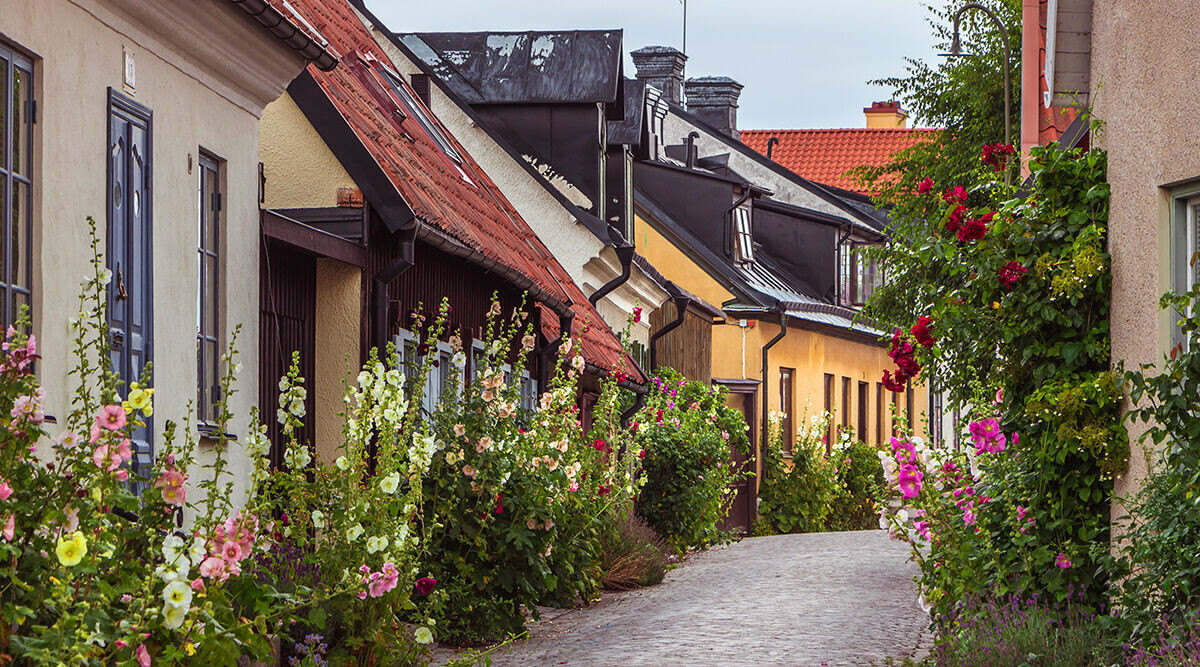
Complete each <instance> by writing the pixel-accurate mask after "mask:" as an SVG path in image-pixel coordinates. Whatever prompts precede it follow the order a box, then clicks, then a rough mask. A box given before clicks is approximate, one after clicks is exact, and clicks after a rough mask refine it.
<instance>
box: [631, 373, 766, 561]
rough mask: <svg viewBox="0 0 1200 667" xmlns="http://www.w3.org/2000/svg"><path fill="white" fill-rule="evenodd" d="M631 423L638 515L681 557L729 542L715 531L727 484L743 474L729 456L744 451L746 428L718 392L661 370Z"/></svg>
mask: <svg viewBox="0 0 1200 667" xmlns="http://www.w3.org/2000/svg"><path fill="white" fill-rule="evenodd" d="M634 420H635V421H636V422H637V437H636V442H637V446H638V447H639V448H640V450H641V451H642V452H644V459H643V460H642V466H643V468H644V469H645V472H646V485H645V487H644V488H643V489H642V492H641V495H640V496H639V497H638V504H637V506H638V511H639V512H640V513H641V515H642V516H643V517H645V519H646V521H647V522H648V523H649V524H650V525H651V526H652V527H653V528H654V529H655V530H656V531H658V533H659V534H660V535H662V536H663V537H664V538H666V540H667V541H668V543H670V544H671V546H673V547H674V548H675V549H676V550H678V551H679V552H685V551H687V550H689V549H702V548H704V547H707V546H709V545H712V544H718V543H720V542H723V541H725V540H728V539H729V535H727V534H726V533H725V532H723V531H722V530H721V529H720V527H719V526H720V524H721V521H722V520H723V519H724V518H725V515H726V514H727V513H728V511H729V505H730V504H731V502H732V500H733V496H732V491H731V490H730V488H729V486H730V484H732V483H733V482H734V481H736V480H738V479H740V478H741V477H742V476H743V475H745V474H747V473H745V472H743V471H740V470H734V467H733V465H732V460H731V452H732V451H733V450H734V449H735V448H736V449H737V450H739V451H741V452H746V451H747V449H748V447H749V441H748V439H747V437H746V433H747V432H748V430H749V427H748V426H747V424H746V421H745V418H744V417H743V416H742V413H741V412H740V411H738V410H737V409H735V408H731V407H729V406H727V405H725V390H724V388H720V387H710V386H708V385H706V384H703V383H700V382H689V381H687V380H686V379H684V378H683V376H681V375H679V374H678V373H676V372H675V371H673V370H671V369H664V370H663V371H662V373H661V374H660V375H659V377H657V378H654V380H653V383H652V385H651V387H650V393H649V396H648V397H647V400H646V405H645V407H644V408H642V410H641V411H639V412H638V413H637V415H636V416H635V417H634Z"/></svg>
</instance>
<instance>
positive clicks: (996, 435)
mask: <svg viewBox="0 0 1200 667" xmlns="http://www.w3.org/2000/svg"><path fill="white" fill-rule="evenodd" d="M968 428H969V430H970V431H971V441H972V442H974V443H975V455H976V456H978V455H980V454H984V453H988V454H999V453H1000V452H1002V451H1004V448H1005V447H1007V446H1008V436H1006V435H1004V433H1003V432H1002V431H1001V430H1000V422H998V421H996V420H995V419H994V418H992V417H989V418H987V419H981V420H979V421H974V422H971V425H970V426H969V427H968ZM1020 440H1021V437H1020V436H1019V435H1017V434H1016V433H1014V434H1013V436H1012V444H1013V445H1016V444H1017V443H1018V442H1020Z"/></svg>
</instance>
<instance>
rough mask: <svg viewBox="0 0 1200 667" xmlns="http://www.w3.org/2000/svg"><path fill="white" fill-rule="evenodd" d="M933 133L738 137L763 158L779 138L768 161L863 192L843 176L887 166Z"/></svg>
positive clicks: (791, 133) (837, 132) (768, 132)
mask: <svg viewBox="0 0 1200 667" xmlns="http://www.w3.org/2000/svg"><path fill="white" fill-rule="evenodd" d="M935 132H937V130H921V129H894V130H893V129H874V130H867V129H844V130H741V132H740V134H741V138H742V143H744V144H746V145H747V146H749V147H750V148H752V149H754V150H756V151H758V152H759V153H762V154H763V155H766V154H767V142H768V141H769V140H770V138H771V137H776V138H778V139H779V143H777V144H775V145H774V147H772V149H771V159H772V160H774V161H775V162H778V163H779V164H780V165H783V166H784V167H786V168H787V169H790V170H791V171H793V172H795V173H797V174H799V175H800V176H803V177H804V178H807V179H809V180H810V181H816V182H817V183H822V184H825V185H832V186H834V187H838V188H842V189H844V190H853V191H855V192H865V191H864V190H863V189H862V187H861V186H860V185H859V184H858V183H857V182H855V180H854V179H853V178H852V177H850V176H847V175H846V173H847V172H849V171H850V170H851V169H854V168H855V167H860V166H870V167H877V166H881V165H884V164H887V161H888V158H889V157H891V155H892V154H893V153H895V152H896V151H898V150H900V149H903V148H908V147H909V146H911V145H913V144H914V143H916V142H918V141H921V140H922V139H927V138H931V137H932V135H933V134H934V133H935ZM867 194H873V193H867Z"/></svg>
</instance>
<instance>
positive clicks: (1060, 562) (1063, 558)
mask: <svg viewBox="0 0 1200 667" xmlns="http://www.w3.org/2000/svg"><path fill="white" fill-rule="evenodd" d="M1054 564H1055V565H1057V566H1058V567H1060V568H1062V569H1064V570H1065V569H1067V568H1069V567H1071V559H1070V558H1067V555H1066V554H1065V553H1062V552H1059V554H1058V556H1056V557H1055V558H1054Z"/></svg>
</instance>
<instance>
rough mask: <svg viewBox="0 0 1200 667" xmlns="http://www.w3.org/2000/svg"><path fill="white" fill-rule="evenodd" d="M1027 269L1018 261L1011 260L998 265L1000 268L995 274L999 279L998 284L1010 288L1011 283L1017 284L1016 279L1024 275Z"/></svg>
mask: <svg viewBox="0 0 1200 667" xmlns="http://www.w3.org/2000/svg"><path fill="white" fill-rule="evenodd" d="M1027 271H1028V269H1026V268H1025V267H1024V266H1022V265H1021V263H1020V262H1016V261H1013V262H1009V263H1008V264H1005V265H1004V266H1002V267H1000V270H999V271H997V272H996V275H997V278H998V279H999V280H1000V284H1001V285H1004V289H1008V290H1011V289H1012V287H1013V285H1015V284H1017V281H1019V280H1020V279H1021V276H1023V275H1025V273H1026V272H1027Z"/></svg>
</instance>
